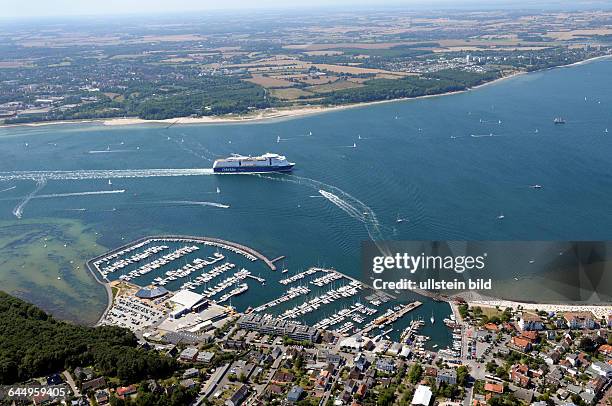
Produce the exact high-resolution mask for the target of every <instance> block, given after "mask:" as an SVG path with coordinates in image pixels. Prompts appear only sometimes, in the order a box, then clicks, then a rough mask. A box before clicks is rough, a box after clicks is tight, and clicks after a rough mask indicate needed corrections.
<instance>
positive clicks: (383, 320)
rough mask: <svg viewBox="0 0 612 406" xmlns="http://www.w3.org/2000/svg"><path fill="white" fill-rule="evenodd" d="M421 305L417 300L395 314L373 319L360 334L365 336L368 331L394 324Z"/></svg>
mask: <svg viewBox="0 0 612 406" xmlns="http://www.w3.org/2000/svg"><path fill="white" fill-rule="evenodd" d="M422 304H423V303H422V302H419V301H418V300H417V301H416V302H412V303H409V304H407V305H405V306H403V307H402V308H401V309H400V310H399V311H397V312H393V313H390V314H386V315H384V316H380V317H379V318H377V319H375V320H374V321H373V322H372V323H371V324H370V325H368V326H366V327H365V328H364V329H363V330H361V333H362V334H367V333H369V332H370V331H372V330H373V329H375V328H376V327H380V326H386V325H387V324H391V323H395V322H396V321H397V320H399V319H401V318H402V317H404V315H406V314H407V313H409V312H411V311H413V310H414V309H416V308H417V307H419V306H421V305H422Z"/></svg>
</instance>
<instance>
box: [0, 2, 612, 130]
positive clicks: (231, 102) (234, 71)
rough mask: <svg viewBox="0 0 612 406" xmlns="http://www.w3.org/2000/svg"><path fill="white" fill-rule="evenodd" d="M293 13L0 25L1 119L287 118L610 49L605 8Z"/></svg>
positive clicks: (449, 87) (469, 84)
mask: <svg viewBox="0 0 612 406" xmlns="http://www.w3.org/2000/svg"><path fill="white" fill-rule="evenodd" d="M245 18H247V17H245ZM292 18H293V17H292V16H291V15H290V14H289V15H284V14H281V15H279V16H277V15H274V14H273V15H271V16H267V15H260V16H258V18H257V19H255V20H253V21H249V24H248V25H249V26H251V27H252V29H249V30H245V25H244V24H242V23H241V22H239V21H240V19H238V20H236V21H234V20H233V19H232V20H231V21H224V22H221V21H223V20H222V18H221V17H219V18H216V17H215V15H210V16H190V18H189V19H182V20H177V21H166V20H163V21H160V22H158V23H156V24H155V27H156V28H155V30H154V32H152V31H151V30H150V29H149V28H148V27H147V26H146V25H144V26H143V25H142V24H141V23H140V22H138V21H135V22H134V23H133V24H130V25H128V26H118V25H116V23H115V22H113V21H109V24H107V25H104V26H100V27H97V26H96V27H97V28H96V29H95V30H92V28H91V27H90V26H88V25H86V24H83V25H76V26H74V27H71V28H70V29H68V28H58V27H59V26H53V25H52V26H50V27H48V28H46V29H44V34H39V35H32V33H31V31H30V30H29V27H22V26H20V25H14V26H11V27H10V29H8V30H6V31H4V30H1V29H0V40H2V42H3V43H4V44H6V47H7V51H6V52H4V53H3V54H2V55H0V124H2V123H3V124H24V123H46V122H61V121H67V120H72V121H74V120H101V119H102V120H103V121H105V122H110V123H114V124H121V123H123V124H130V123H138V122H142V121H143V120H149V121H151V120H154V121H156V120H176V119H179V118H180V119H181V120H182V122H185V123H189V122H200V123H204V122H210V121H218V120H224V121H235V120H237V119H240V120H242V119H254V118H256V117H260V116H264V117H276V116H279V115H280V116H290V115H297V114H305V113H306V112H316V111H319V110H320V109H321V108H331V107H334V106H346V105H355V104H358V103H369V102H377V101H385V100H391V99H402V98H414V97H422V96H431V95H437V94H444V93H448V92H457V91H464V90H468V89H471V88H473V87H476V86H478V85H481V84H484V83H489V82H492V81H494V80H498V79H501V78H505V77H510V76H514V75H516V74H520V73H525V72H532V71H537V70H543V69H548V68H552V67H557V66H566V65H571V64H574V63H580V62H583V61H585V60H590V59H593V58H599V57H602V56H609V55H610V52H611V49H612V48H611V43H610V35H611V33H612V25H611V24H610V23H609V21H610V13H609V12H608V11H601V12H592V11H583V12H578V11H575V12H572V13H566V12H562V11H558V12H550V13H544V12H536V11H535V10H533V11H530V12H522V13H518V14H516V13H513V12H512V11H503V10H490V11H486V12H485V11H482V12H481V11H463V12H454V13H452V15H447V14H445V13H444V12H440V11H431V12H428V13H425V14H423V13H415V12H409V11H402V12H398V13H395V12H391V11H385V12H381V11H379V12H377V13H376V15H375V16H370V15H368V13H366V12H363V11H362V12H360V11H352V12H350V13H349V12H348V10H342V13H341V14H340V15H339V16H338V18H337V19H336V18H334V14H333V13H332V15H331V16H328V15H326V14H322V15H321V14H317V13H313V14H310V13H308V14H307V15H304V16H301V18H300V21H301V23H300V27H298V26H295V25H294V24H293V23H292V21H293V19H292ZM247 19H248V18H247ZM100 30H101V31H100ZM176 32H180V34H176ZM118 38H124V39H125V41H124V42H119V41H118ZM80 41H86V43H87V44H88V46H86V47H81V46H78V44H79V42H80ZM314 107H317V108H314ZM213 119H216V120H213ZM170 122H172V121H170Z"/></svg>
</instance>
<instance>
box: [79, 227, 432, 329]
mask: <svg viewBox="0 0 612 406" xmlns="http://www.w3.org/2000/svg"><path fill="white" fill-rule="evenodd" d="M280 259H283V260H285V259H286V258H285V256H279V257H278V258H276V259H275V260H274V261H270V260H268V259H267V257H265V256H264V255H263V254H261V253H259V252H257V251H255V250H253V249H251V248H248V247H246V246H244V245H241V244H237V243H233V242H230V241H226V240H220V239H216V238H208V237H189V236H153V237H147V238H143V239H139V240H136V241H135V242H134V243H132V244H125V245H123V246H121V247H120V248H117V249H116V250H112V251H110V252H108V253H107V254H104V255H101V256H99V257H96V258H94V259H92V260H90V261H88V266H89V267H90V270H92V272H96V273H97V274H99V275H100V277H101V278H102V279H103V280H104V281H105V282H106V283H107V284H109V283H110V284H112V285H114V286H123V288H124V289H125V287H126V286H127V287H128V290H129V291H136V290H137V289H144V290H145V291H146V292H157V291H159V292H168V291H169V292H170V294H171V295H179V296H181V295H183V296H186V297H187V296H188V295H197V296H198V297H201V298H202V299H201V300H204V301H208V303H211V304H215V305H221V306H226V307H228V308H231V309H236V310H238V311H244V312H247V313H249V312H252V313H253V314H262V315H265V316H266V317H274V318H275V319H276V320H279V321H291V322H294V323H298V324H302V325H308V326H312V327H314V328H315V329H318V330H324V329H327V330H330V331H335V332H336V333H338V334H341V335H344V336H350V335H352V334H364V335H368V334H373V335H381V334H380V333H381V332H384V334H382V336H390V335H393V336H396V335H399V333H400V331H401V328H397V329H396V328H394V326H395V324H396V323H398V322H401V321H402V319H403V318H404V316H405V315H406V314H408V313H409V312H411V311H413V310H415V309H417V308H418V307H419V306H420V305H421V302H418V301H417V302H412V303H409V304H399V303H397V302H396V300H395V299H394V298H393V297H392V296H390V295H388V294H387V293H384V292H381V291H375V290H373V289H372V288H371V287H369V286H367V285H366V284H364V283H362V282H360V281H358V280H357V279H355V278H352V277H350V276H348V275H345V274H343V273H341V272H338V271H336V270H335V269H332V268H323V267H309V268H307V269H305V270H300V271H297V272H293V271H292V270H291V269H290V268H285V267H284V266H285V264H283V267H284V268H283V271H282V272H280V273H277V272H274V270H275V269H276V268H275V267H274V268H273V267H272V266H270V265H273V264H274V262H278V261H279V260H280ZM258 264H259V265H258ZM266 272H267V273H266ZM262 273H263V274H264V276H265V277H262V276H261V275H262ZM266 283H271V284H276V285H277V286H278V287H282V288H283V289H281V290H280V291H278V293H277V294H276V295H275V296H274V297H272V298H271V299H270V300H268V301H259V302H258V300H259V299H258V297H260V296H261V295H262V294H263V292H264V291H265V290H266V289H267V286H266ZM116 284H123V285H116ZM273 290H274V289H273ZM190 292H191V293H190ZM194 297H195V296H194ZM160 300H161V299H160ZM164 300H165V299H164ZM179 301H180V300H179ZM147 306H148V305H147V303H146V302H145V303H144V304H142V303H140V302H139V301H138V299H132V298H129V297H128V299H122V300H121V301H119V302H117V301H116V302H115V303H114V305H113V307H112V308H111V309H110V310H109V312H108V313H107V315H106V317H105V318H104V321H103V323H111V324H112V323H115V324H119V325H125V326H129V328H136V327H137V326H148V325H154V324H155V323H158V322H160V318H162V317H161V313H159V312H160V311H163V309H162V310H160V309H155V306H154V307H153V308H151V309H147ZM175 313H176V316H174V317H180V315H181V310H180V309H178V310H175V312H174V313H173V314H175ZM382 329H385V330H384V331H383V330H382Z"/></svg>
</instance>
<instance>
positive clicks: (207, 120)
mask: <svg viewBox="0 0 612 406" xmlns="http://www.w3.org/2000/svg"><path fill="white" fill-rule="evenodd" d="M610 57H612V55H603V56H598V57H595V58H590V59H585V60H584V61H579V62H575V63H572V64H569V65H561V66H555V67H552V68H548V69H545V70H551V69H558V68H569V67H572V66H578V65H583V64H586V63H590V62H595V61H597V60H601V59H607V58H610ZM535 72H541V71H534V72H514V73H512V74H510V75H506V76H503V77H501V78H498V79H495V80H492V81H490V82H486V83H483V84H480V85H478V86H474V87H471V88H468V89H465V90H459V91H456V92H446V93H439V94H432V95H423V96H417V97H407V98H399V99H391V100H379V101H373V102H366V103H354V104H346V105H341V106H306V107H288V108H269V109H265V110H259V111H257V112H255V113H253V114H246V115H225V116H207V117H175V118H169V119H164V120H145V119H142V118H138V117H124V118H106V119H83V120H63V121H43V122H36V123H23V124H3V125H0V128H10V127H40V126H46V125H59V124H87V123H91V124H102V125H105V126H124V125H139V124H160V125H165V126H170V125H177V124H181V125H185V124H228V123H231V124H236V123H254V122H264V121H271V120H281V119H292V118H297V117H303V116H307V115H314V114H322V113H328V112H333V111H338V110H344V109H351V108H357V107H366V106H372V105H376V104H382V103H395V102H400V101H407V100H419V99H428V98H434V97H444V96H450V95H455V94H460V93H465V92H470V91H473V90H477V89H480V88H482V87H485V86H490V85H494V84H497V83H500V82H502V81H505V80H508V79H511V78H515V77H517V76H520V75H525V74H528V73H535Z"/></svg>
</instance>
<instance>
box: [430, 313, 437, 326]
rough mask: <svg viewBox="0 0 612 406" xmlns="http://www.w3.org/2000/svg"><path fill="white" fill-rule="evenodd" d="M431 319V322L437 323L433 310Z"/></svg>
mask: <svg viewBox="0 0 612 406" xmlns="http://www.w3.org/2000/svg"><path fill="white" fill-rule="evenodd" d="M429 321H431V324H435V323H436V319H434V315H433V312H431V318H430V319H429Z"/></svg>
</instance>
